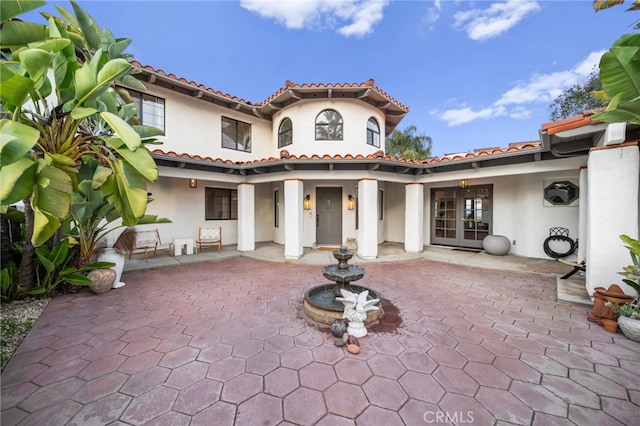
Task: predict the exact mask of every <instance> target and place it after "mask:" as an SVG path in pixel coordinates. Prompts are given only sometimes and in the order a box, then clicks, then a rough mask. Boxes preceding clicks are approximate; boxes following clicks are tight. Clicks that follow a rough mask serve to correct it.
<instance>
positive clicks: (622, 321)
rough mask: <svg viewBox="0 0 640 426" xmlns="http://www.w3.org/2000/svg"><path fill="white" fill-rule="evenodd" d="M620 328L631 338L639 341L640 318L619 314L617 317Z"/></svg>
mask: <svg viewBox="0 0 640 426" xmlns="http://www.w3.org/2000/svg"><path fill="white" fill-rule="evenodd" d="M618 325H619V326H620V330H622V333H624V335H625V336H627V337H628V338H629V339H631V340H635V341H636V342H640V320H637V319H632V318H629V317H624V316H621V317H619V318H618Z"/></svg>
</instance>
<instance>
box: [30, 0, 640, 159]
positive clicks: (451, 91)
mask: <svg viewBox="0 0 640 426" xmlns="http://www.w3.org/2000/svg"><path fill="white" fill-rule="evenodd" d="M56 3H59V4H61V5H63V6H64V7H65V8H66V9H68V10H71V5H70V3H69V2H49V3H48V4H47V5H46V6H45V7H43V8H41V9H39V10H46V11H50V12H53V13H55V14H57V12H56V11H55V9H54V7H53V5H54V4H56ZM78 3H79V4H80V5H81V6H82V7H83V8H84V9H85V10H86V11H87V12H89V13H90V14H91V15H92V16H93V17H94V18H95V19H96V21H97V22H98V23H99V24H100V26H102V27H103V28H109V29H110V30H111V31H112V32H113V33H114V35H115V36H116V37H127V38H130V39H132V40H133V43H132V44H131V46H130V47H129V49H128V52H129V53H132V54H133V55H134V58H135V59H136V60H138V61H139V62H141V63H142V64H144V65H150V66H152V67H154V68H156V69H162V70H164V71H165V72H167V73H174V74H175V75H177V76H178V77H184V78H186V79H187V80H193V81H195V82H197V83H199V84H204V85H205V86H208V87H211V88H213V89H215V90H219V91H222V92H225V93H229V94H231V95H234V96H238V97H240V98H243V99H245V100H248V101H251V102H254V103H257V102H261V101H263V100H265V99H266V98H268V97H269V96H270V95H272V94H273V93H274V92H276V91H277V90H278V89H279V88H281V87H283V86H284V83H285V81H286V80H291V81H293V82H295V83H360V82H363V81H366V80H368V79H369V78H373V79H374V80H375V84H376V86H378V87H379V88H380V89H382V90H383V91H385V92H387V93H388V94H389V95H390V96H392V97H394V98H395V99H396V100H398V101H399V102H401V103H402V104H405V105H407V106H409V107H410V112H409V114H407V116H406V117H405V118H404V120H403V121H402V122H401V123H400V125H399V127H398V129H399V130H403V129H404V128H405V127H407V126H409V125H415V126H416V127H417V129H418V133H421V134H426V135H428V136H431V137H432V138H433V150H432V155H435V156H442V155H444V154H446V153H457V152H468V151H471V150H473V149H474V148H486V147H506V146H508V144H509V143H511V142H523V141H531V140H538V138H539V136H538V129H539V128H540V126H541V124H542V123H546V122H548V121H550V120H549V112H548V106H549V105H550V104H551V103H552V102H553V99H554V98H555V97H556V96H557V95H558V94H560V93H561V91H562V90H563V89H565V88H567V87H570V86H572V85H573V84H575V83H577V82H581V81H584V80H585V78H586V76H587V75H588V74H589V73H590V72H591V70H592V69H593V67H594V66H595V65H597V63H598V61H599V58H600V56H601V55H602V53H603V52H604V51H606V50H607V49H608V48H609V47H610V46H611V45H612V44H613V42H614V41H615V40H616V39H617V38H618V37H620V36H621V35H622V34H624V33H629V32H633V31H634V30H633V25H634V24H635V22H636V20H637V19H638V18H640V14H639V13H637V12H625V9H626V8H627V7H628V6H627V7H625V5H623V6H617V7H613V8H610V9H608V10H605V11H602V12H598V13H595V12H594V11H593V9H592V6H591V1H526V0H518V1H513V0H508V1H504V2H497V1H445V0H440V1H382V0H344V1H335V0H333V1H329V0H298V1H287V0H279V1H274V0H266V1H259V0H242V1H159V0H155V1H80V2H78ZM627 3H628V4H629V5H630V4H631V3H630V0H628V1H627V2H625V4H627ZM22 19H25V20H28V21H35V22H43V21H42V18H41V17H40V16H38V15H37V14H36V13H34V12H31V13H29V14H28V15H26V16H22Z"/></svg>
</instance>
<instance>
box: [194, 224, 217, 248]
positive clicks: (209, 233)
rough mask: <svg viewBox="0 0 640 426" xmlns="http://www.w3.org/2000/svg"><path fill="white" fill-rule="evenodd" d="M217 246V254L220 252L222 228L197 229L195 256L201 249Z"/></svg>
mask: <svg viewBox="0 0 640 426" xmlns="http://www.w3.org/2000/svg"><path fill="white" fill-rule="evenodd" d="M215 246H218V253H220V252H221V251H222V227H218V228H202V227H200V228H198V239H197V240H196V254H198V251H200V250H202V248H203V247H215Z"/></svg>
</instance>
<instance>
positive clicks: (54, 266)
mask: <svg viewBox="0 0 640 426" xmlns="http://www.w3.org/2000/svg"><path fill="white" fill-rule="evenodd" d="M36 255H37V262H36V263H37V264H38V266H37V268H36V277H37V281H36V286H35V287H33V288H32V289H31V290H29V291H28V294H29V295H32V296H43V295H44V296H50V295H52V293H53V292H54V291H55V290H56V288H57V287H58V286H59V285H60V284H62V283H69V284H72V285H77V286H88V285H89V284H91V280H90V279H89V278H87V277H86V276H85V275H84V273H85V272H88V271H90V270H92V269H100V268H112V267H114V266H115V264H114V263H112V262H94V263H89V264H86V265H84V266H82V267H80V268H76V267H75V266H72V265H70V264H72V263H73V261H74V260H75V255H76V250H75V249H74V248H70V238H68V237H67V238H63V239H62V240H61V241H60V242H59V243H58V244H56V245H55V246H54V247H53V248H52V249H51V250H49V249H48V248H47V247H46V246H40V247H38V248H37V249H36Z"/></svg>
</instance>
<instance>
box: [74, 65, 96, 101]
mask: <svg viewBox="0 0 640 426" xmlns="http://www.w3.org/2000/svg"><path fill="white" fill-rule="evenodd" d="M74 82H75V87H76V94H75V96H76V100H77V101H78V102H81V101H84V100H85V99H86V98H88V97H89V96H90V95H91V93H92V92H93V91H94V90H95V89H96V87H97V85H98V76H97V75H96V74H95V73H94V72H93V70H92V69H91V67H90V66H89V64H88V63H84V64H83V65H82V66H81V67H80V68H78V69H77V70H76V73H75V76H74Z"/></svg>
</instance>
